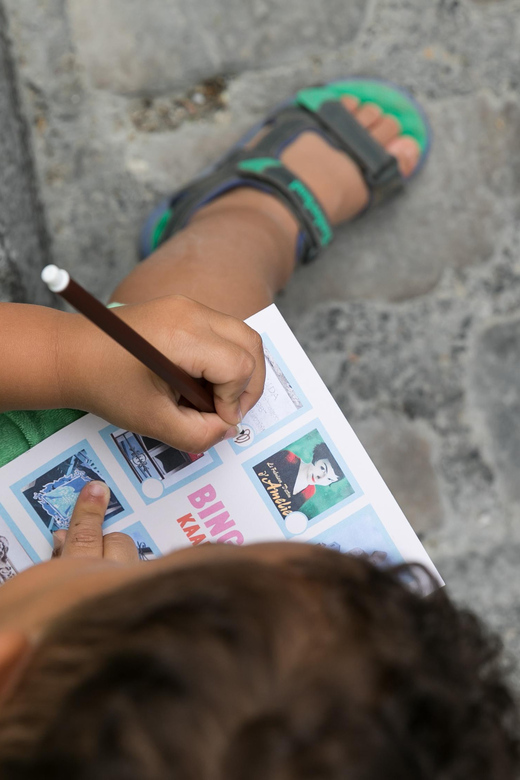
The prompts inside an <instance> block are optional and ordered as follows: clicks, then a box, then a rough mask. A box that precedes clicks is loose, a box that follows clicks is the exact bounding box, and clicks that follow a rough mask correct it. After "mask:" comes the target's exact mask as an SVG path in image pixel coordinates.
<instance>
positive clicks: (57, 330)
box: [0, 303, 81, 412]
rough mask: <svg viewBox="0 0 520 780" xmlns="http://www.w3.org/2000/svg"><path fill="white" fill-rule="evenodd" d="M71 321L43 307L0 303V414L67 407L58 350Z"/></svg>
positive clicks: (73, 316) (63, 369)
mask: <svg viewBox="0 0 520 780" xmlns="http://www.w3.org/2000/svg"><path fill="white" fill-rule="evenodd" d="M75 319H76V317H75V315H73V314H67V313H65V312H61V311H55V310H54V309H49V308H45V307H43V306H29V305H25V304H18V303H0V334H1V338H0V412H6V411H12V410H14V409H54V408H59V407H60V406H66V405H67V403H66V401H67V398H68V386H67V383H68V377H67V372H66V367H65V366H64V365H63V349H62V347H63V339H64V338H65V337H66V336H67V333H68V332H70V330H71V327H72V325H73V323H74V326H75ZM72 329H73V330H75V327H74V328H72ZM80 349H81V345H80V344H78V350H80Z"/></svg>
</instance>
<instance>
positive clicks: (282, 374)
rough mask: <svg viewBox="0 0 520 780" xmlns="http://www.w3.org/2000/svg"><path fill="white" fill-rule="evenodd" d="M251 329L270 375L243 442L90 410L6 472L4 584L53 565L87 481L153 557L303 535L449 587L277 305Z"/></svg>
mask: <svg viewBox="0 0 520 780" xmlns="http://www.w3.org/2000/svg"><path fill="white" fill-rule="evenodd" d="M248 324H249V325H250V326H251V327H253V328H254V329H255V330H257V331H258V332H259V333H260V334H261V335H262V338H263V341H264V348H265V356H266V366H267V377H266V384H265V389H264V393H263V396H262V398H261V399H260V401H259V402H258V404H257V405H256V406H255V408H254V409H252V410H251V411H250V412H249V414H248V415H247V416H246V417H245V419H244V424H243V426H242V427H243V433H242V435H240V436H238V437H237V438H236V439H235V440H231V441H229V440H228V441H224V442H222V443H221V444H219V445H218V446H216V447H214V448H213V449H211V450H209V451H208V452H206V453H204V454H200V453H194V454H187V453H183V452H180V451H178V450H175V449H173V448H171V447H168V446H166V445H164V444H162V443H161V442H158V441H156V440H154V439H150V438H147V437H142V436H138V435H136V434H134V433H132V432H130V431H125V430H121V429H118V428H116V427H115V426H113V425H109V424H108V423H107V422H105V421H104V420H101V419H100V418H98V417H95V416H93V415H87V416H86V417H83V418H82V419H80V420H78V421H77V422H75V423H73V424H72V425H69V426H68V427H67V428H64V429H63V430H62V431H60V432H58V433H56V434H54V435H53V436H51V437H50V438H48V439H46V440H45V441H44V442H42V443H41V444H39V445H38V446H36V447H34V448H33V449H32V450H30V451H29V452H27V453H25V454H24V455H22V456H21V457H19V458H17V459H16V460H15V461H13V462H12V463H9V464H8V465H7V466H4V467H3V468H2V469H0V582H1V581H2V577H3V575H2V571H4V572H5V577H4V578H6V577H7V574H8V573H9V571H14V572H16V571H21V570H22V569H24V568H26V567H27V566H29V565H31V564H32V563H38V562H40V561H45V560H48V559H49V558H50V556H51V551H52V532H53V531H54V530H56V529H58V528H66V527H67V525H68V522H69V520H70V517H71V514H72V510H73V507H74V504H75V501H76V498H77V495H78V493H79V491H80V490H81V488H82V487H83V485H84V484H86V482H88V481H89V480H91V479H103V480H104V481H105V482H106V483H107V484H108V485H109V487H110V489H111V501H110V505H109V508H108V512H107V516H106V520H105V532H111V531H123V532H125V533H128V534H130V535H131V536H132V537H133V539H134V541H135V543H136V545H137V547H138V550H139V554H140V556H141V558H143V559H150V558H153V557H155V556H158V555H161V554H164V553H168V552H170V551H172V550H175V549H177V548H181V547H186V546H189V545H200V544H205V543H207V542H216V543H227V544H238V545H242V544H249V543H251V542H260V541H281V540H294V541H305V542H313V543H315V544H322V545H325V546H328V547H331V548H334V549H337V550H341V551H343V552H350V553H352V554H355V555H362V556H365V557H368V558H370V559H371V560H373V561H374V562H376V563H378V564H381V565H391V564H396V563H401V562H403V561H406V562H417V563H422V564H424V565H425V566H426V567H427V568H428V569H429V570H430V571H431V572H432V574H433V575H434V576H435V577H436V578H437V580H438V581H439V583H442V580H441V579H440V577H439V575H438V573H437V572H436V570H435V567H434V566H433V564H432V562H431V560H430V559H429V557H428V555H427V553H426V551H425V550H424V548H423V546H422V545H421V543H420V542H419V540H418V538H417V536H416V535H415V533H414V531H413V530H412V528H411V526H410V525H409V523H408V522H407V520H406V518H405V517H404V515H403V513H402V511H401V509H400V508H399V506H398V505H397V503H396V501H395V500H394V498H393V497H392V495H391V493H390V491H389V490H388V488H387V487H386V485H385V484H384V482H383V480H382V478H381V476H380V475H379V473H378V471H377V470H376V468H375V466H374V465H373V463H372V462H371V460H370V458H369V457H368V455H367V453H366V452H365V450H364V449H363V447H362V445H361V444H360V442H359V440H358V438H357V437H356V435H355V434H354V432H353V430H352V428H351V427H350V425H349V423H348V422H347V420H346V419H345V417H344V416H343V414H342V412H341V410H340V409H339V407H338V406H337V404H336V403H335V401H334V400H333V398H332V396H331V395H330V393H329V391H328V390H327V388H326V387H325V385H324V383H323V382H322V380H321V379H320V377H319V376H318V374H317V372H316V371H315V369H314V368H313V366H312V364H311V363H310V361H309V359H308V358H307V356H306V355H305V353H304V352H303V350H302V348H301V347H300V345H299V344H298V342H297V340H296V339H295V337H294V335H293V334H292V332H291V331H290V329H289V327H288V326H287V324H286V323H285V321H284V319H283V317H282V316H281V314H280V313H279V312H278V310H277V308H276V307H275V306H274V305H273V306H270V307H268V308H267V309H265V310H264V311H262V312H259V313H258V314H256V315H254V316H253V317H251V318H250V319H249V320H248ZM313 461H314V463H313ZM2 540H4V541H2ZM6 546H7V548H8V551H5V552H4V553H3V552H2V550H3V548H5V547H6ZM2 555H3V556H4V558H2ZM4 559H5V563H4V564H3V563H2V561H3V560H4ZM2 565H4V569H3V570H2ZM9 567H10V568H9ZM10 576H11V575H10Z"/></svg>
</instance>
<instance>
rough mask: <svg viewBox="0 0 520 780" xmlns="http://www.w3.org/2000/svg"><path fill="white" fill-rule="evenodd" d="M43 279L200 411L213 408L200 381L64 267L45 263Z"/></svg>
mask: <svg viewBox="0 0 520 780" xmlns="http://www.w3.org/2000/svg"><path fill="white" fill-rule="evenodd" d="M42 279H43V281H44V282H45V284H46V285H47V286H48V287H49V289H50V290H52V292H55V293H57V294H58V295H60V296H61V297H62V298H63V299H64V300H66V301H67V303H70V305H71V306H73V307H74V308H75V309H77V310H78V311H79V312H80V313H81V314H83V316H84V317H87V319H89V320H90V321H91V322H93V323H94V325H97V326H98V328H101V330H103V331H104V332H105V333H106V334H107V335H108V336H110V337H111V338H113V339H114V341H117V343H118V344H120V345H121V346H122V347H124V348H125V349H126V350H128V352H130V354H131V355H133V356H134V357H136V358H137V359H138V360H140V361H141V363H143V364H144V365H145V366H146V367H147V368H149V369H150V371H153V372H154V374H157V376H159V377H161V379H163V380H164V381H165V382H166V383H167V384H168V385H169V386H170V387H171V388H172V390H175V391H177V392H179V393H180V394H181V395H182V397H183V398H185V399H186V400H187V401H188V402H189V403H190V404H191V405H192V406H194V407H195V408H196V409H198V410H199V411H200V412H214V411H215V406H214V404H213V397H212V395H211V393H209V392H208V391H207V390H206V389H205V388H204V387H202V386H201V385H200V384H199V382H198V381H197V380H196V379H194V378H193V377H191V376H189V374H187V373H186V372H185V371H183V370H182V369H181V368H178V366H176V365H174V364H173V363H172V362H171V360H168V358H167V357H166V356H165V355H163V354H162V352H159V350H158V349H156V348H155V347H154V346H153V345H152V344H150V343H149V342H148V341H146V339H144V338H143V337H142V336H140V335H139V333H137V332H136V331H135V330H134V329H133V328H131V327H130V326H129V325H127V324H126V322H124V321H123V320H122V319H120V318H119V317H117V316H116V315H115V314H114V313H113V312H112V311H111V310H110V309H107V308H106V307H105V306H103V304H102V303H100V302H99V301H98V300H97V299H96V298H94V296H93V295H91V294H90V293H88V292H87V291H86V290H84V289H83V287H80V285H79V284H77V282H75V281H74V280H73V279H71V278H70V276H69V274H68V273H67V271H64V270H63V269H61V268H58V267H57V266H55V265H48V266H47V267H46V268H44V269H43V271H42Z"/></svg>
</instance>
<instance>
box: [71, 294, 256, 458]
mask: <svg viewBox="0 0 520 780" xmlns="http://www.w3.org/2000/svg"><path fill="white" fill-rule="evenodd" d="M114 312H115V313H116V314H117V315H118V316H119V317H121V318H122V319H124V320H125V321H126V322H127V323H128V324H129V325H130V326H131V327H132V328H134V329H135V330H136V331H137V332H138V333H140V334H141V335H142V336H143V337H144V338H146V339H147V340H148V341H150V343H152V344H153V345H154V346H155V347H157V348H158V349H159V350H160V351H161V352H163V353H164V354H165V355H166V356H167V357H168V358H169V359H170V360H171V361H172V362H173V363H175V365H177V366H179V367H180V368H182V369H184V371H186V372H187V373H188V374H189V375H190V376H192V377H196V378H199V377H204V379H207V380H208V381H209V382H211V383H212V385H213V393H214V400H215V408H216V411H217V414H204V413H201V412H198V411H196V410H194V409H189V408H187V407H185V406H179V405H178V404H177V401H178V395H177V396H176V395H174V393H172V391H171V390H170V388H169V387H167V385H166V384H165V383H164V382H163V381H162V380H161V379H159V377H157V376H156V375H155V374H153V373H152V372H151V371H149V370H148V369H147V368H146V367H145V366H143V364H142V363H140V362H139V361H138V360H137V359H136V358H134V357H133V356H132V355H130V353H128V352H127V351H126V350H125V349H123V348H122V347H120V346H119V344H117V343H116V342H115V341H113V340H112V339H110V338H109V337H108V336H106V335H105V334H104V333H103V332H102V331H100V330H99V329H98V328H96V327H95V326H94V325H92V323H90V322H88V321H87V320H85V318H83V317H80V316H79V315H74V317H75V318H74V321H73V324H72V327H71V328H69V330H68V333H67V334H66V335H65V336H64V341H63V343H62V345H61V346H60V361H59V365H60V369H61V376H62V387H63V401H64V404H63V405H65V406H69V407H71V408H76V409H84V410H85V411H89V412H93V413H94V414H97V415H99V416H100V417H103V418H104V419H106V420H108V421H109V422H111V423H112V424H113V425H118V426H119V427H121V428H125V429H126V430H130V431H134V432H136V433H140V434H143V435H146V436H151V437H153V438H155V439H159V440H160V441H163V442H165V443H166V444H170V445H171V446H173V447H176V448H178V449H181V450H184V451H186V452H203V451H205V450H207V449H209V448H210V447H212V446H213V445H214V444H216V443H217V442H219V441H221V440H222V439H223V438H225V437H226V434H227V433H228V432H229V434H230V435H231V434H232V433H233V431H230V429H232V428H233V427H234V426H236V425H237V423H239V422H240V420H241V417H242V416H243V415H245V414H246V412H248V411H249V409H251V408H252V407H253V406H254V404H255V403H256V402H257V401H258V399H259V398H260V396H261V394H262V391H263V387H264V381H265V360H264V353H263V348H262V340H261V338H260V336H259V335H258V334H257V333H256V332H255V331H254V330H252V329H251V328H249V327H248V326H247V325H245V324H244V323H243V322H241V321H240V320H237V319H235V318H234V317H229V316H227V315H225V314H220V313H219V312H216V311H214V310H213V309H209V308H207V307H206V306H203V305H202V304H199V303H196V302H195V301H192V300H190V299H189V298H184V297H183V296H176V295H174V296H168V297H165V298H158V299H156V300H153V301H150V302H147V303H141V304H134V305H130V306H125V307H121V308H119V309H114ZM60 338H61V336H60Z"/></svg>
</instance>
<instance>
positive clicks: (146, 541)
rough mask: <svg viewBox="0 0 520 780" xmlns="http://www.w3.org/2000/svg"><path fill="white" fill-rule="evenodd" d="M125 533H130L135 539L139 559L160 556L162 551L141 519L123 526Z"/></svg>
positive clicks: (146, 559) (147, 559)
mask: <svg viewBox="0 0 520 780" xmlns="http://www.w3.org/2000/svg"><path fill="white" fill-rule="evenodd" d="M123 533H125V534H128V535H129V536H131V537H132V539H133V540H134V542H135V546H136V547H137V552H138V554H139V560H141V561H152V560H153V559H154V558H159V557H160V555H161V552H160V550H159V548H158V547H157V545H156V544H155V542H154V540H153V539H152V537H151V536H150V534H149V533H148V531H147V530H146V528H145V527H144V525H143V524H142V523H141V522H140V521H138V522H137V523H133V525H129V526H128V527H127V528H123Z"/></svg>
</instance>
